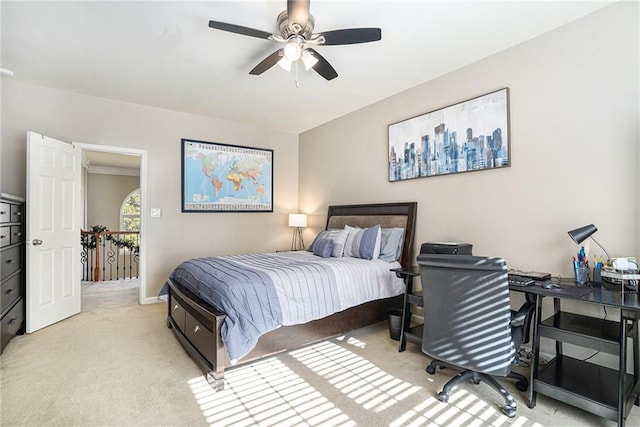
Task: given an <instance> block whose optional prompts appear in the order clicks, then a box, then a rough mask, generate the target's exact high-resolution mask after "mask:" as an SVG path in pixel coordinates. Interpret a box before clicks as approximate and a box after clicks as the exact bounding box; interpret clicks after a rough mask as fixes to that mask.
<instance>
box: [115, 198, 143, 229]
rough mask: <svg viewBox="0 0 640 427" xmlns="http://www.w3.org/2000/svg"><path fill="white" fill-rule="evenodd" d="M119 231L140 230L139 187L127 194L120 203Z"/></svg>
mask: <svg viewBox="0 0 640 427" xmlns="http://www.w3.org/2000/svg"><path fill="white" fill-rule="evenodd" d="M120 231H140V189H139V188H136V189H135V190H133V191H132V192H131V193H129V194H128V195H127V197H125V198H124V200H123V201H122V205H120Z"/></svg>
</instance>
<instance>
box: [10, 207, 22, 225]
mask: <svg viewBox="0 0 640 427" xmlns="http://www.w3.org/2000/svg"><path fill="white" fill-rule="evenodd" d="M9 212H11V222H22V216H23V215H24V213H23V212H22V205H11V209H10V210H9Z"/></svg>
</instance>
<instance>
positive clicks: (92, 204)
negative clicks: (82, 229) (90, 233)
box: [87, 173, 140, 231]
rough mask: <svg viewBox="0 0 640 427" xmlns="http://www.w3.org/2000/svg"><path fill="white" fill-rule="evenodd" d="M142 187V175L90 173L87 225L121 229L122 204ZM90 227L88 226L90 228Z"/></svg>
mask: <svg viewBox="0 0 640 427" xmlns="http://www.w3.org/2000/svg"><path fill="white" fill-rule="evenodd" d="M138 187H140V177H137V176H126V175H110V174H100V173H89V174H88V178H87V227H91V226H92V225H104V226H106V227H107V228H108V229H109V230H111V231H121V230H120V205H121V204H122V201H123V200H124V198H125V197H127V196H128V195H129V193H131V192H132V191H133V190H135V189H136V188H138ZM88 229H89V228H87V230H88Z"/></svg>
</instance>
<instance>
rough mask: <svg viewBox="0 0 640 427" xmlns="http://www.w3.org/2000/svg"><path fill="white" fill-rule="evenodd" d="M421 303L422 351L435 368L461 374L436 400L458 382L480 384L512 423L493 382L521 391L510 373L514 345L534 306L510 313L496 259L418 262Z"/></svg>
mask: <svg viewBox="0 0 640 427" xmlns="http://www.w3.org/2000/svg"><path fill="white" fill-rule="evenodd" d="M418 265H419V266H420V278H421V281H422V289H423V301H424V327H423V338H422V351H423V352H424V353H426V354H427V355H429V356H430V357H432V358H433V359H434V361H433V362H432V363H431V364H430V365H429V367H427V372H429V373H430V374H434V373H435V371H436V368H437V367H441V368H444V367H452V368H457V369H462V370H463V372H460V373H459V374H458V375H456V376H455V377H454V378H452V379H451V380H450V381H449V382H447V383H446V384H445V386H444V388H443V389H442V391H441V392H440V393H438V399H439V400H440V401H442V402H447V401H448V400H449V395H450V394H451V391H452V389H453V388H454V387H455V386H456V385H458V384H459V383H460V382H462V381H466V380H471V381H473V383H475V384H478V383H479V382H480V381H481V380H483V381H485V382H486V383H487V384H488V385H490V386H491V387H492V388H494V389H495V390H497V391H498V392H499V393H500V394H501V395H502V397H504V399H505V400H506V405H505V406H503V407H502V412H503V413H504V414H505V415H507V416H508V417H510V418H512V417H514V416H515V414H516V402H515V400H514V399H513V397H512V396H511V394H509V392H508V391H507V390H506V389H505V388H504V387H502V386H501V385H500V384H499V383H498V381H496V380H495V379H494V378H493V377H494V376H496V377H511V378H515V379H517V380H518V382H517V383H516V386H517V388H518V389H519V390H522V391H524V390H526V389H527V387H528V380H527V378H526V377H524V376H523V375H520V374H518V373H515V372H511V363H512V362H513V361H514V360H516V361H517V353H518V349H519V347H520V344H522V342H523V341H524V340H525V339H526V340H528V336H529V327H530V324H531V315H532V314H533V308H534V305H533V304H532V303H531V302H526V303H525V304H524V305H523V306H522V308H521V309H520V310H518V312H517V313H514V312H512V311H511V309H510V303H509V283H508V280H507V266H506V262H505V260H504V259H502V258H488V257H479V256H467V255H427V254H422V255H419V256H418Z"/></svg>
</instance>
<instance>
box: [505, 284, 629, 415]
mask: <svg viewBox="0 0 640 427" xmlns="http://www.w3.org/2000/svg"><path fill="white" fill-rule="evenodd" d="M541 283H542V282H541ZM541 283H537V284H535V285H532V286H529V287H525V288H522V287H516V286H511V287H510V289H511V290H512V291H518V292H525V293H526V297H527V299H529V300H534V301H535V304H536V308H535V321H534V326H533V349H532V350H533V355H532V361H531V386H530V387H529V402H528V403H529V407H530V408H533V407H534V406H535V405H536V396H537V393H542V394H544V395H547V396H550V397H553V398H554V399H557V400H561V401H563V402H565V403H568V404H570V405H573V406H576V407H578V408H581V409H584V410H586V411H589V412H592V413H594V414H597V415H599V416H602V417H605V418H609V419H612V420H615V421H617V422H618V425H619V426H624V423H625V420H626V418H627V415H628V414H629V412H630V411H631V408H632V407H633V404H634V403H635V404H636V405H639V404H640V397H639V396H640V380H639V370H640V367H639V365H640V354H639V353H640V349H639V347H638V346H639V338H638V320H639V319H640V295H639V294H637V293H630V292H625V293H621V292H619V291H610V290H606V289H604V288H600V287H593V288H591V287H589V288H582V287H576V286H575V285H573V282H571V284H561V285H560V288H559V289H544V288H543V287H542V286H541ZM545 297H549V298H553V307H554V313H553V315H552V316H550V317H549V318H547V319H542V300H543V299H544V298H545ZM563 300H571V301H576V302H580V303H585V304H596V305H599V306H605V307H609V308H614V309H617V310H619V311H620V321H614V320H605V319H601V318H595V317H590V316H583V315H580V314H573V313H568V312H565V311H562V309H561V302H562V301H563ZM542 337H545V338H549V339H552V340H555V342H556V357H555V358H554V359H553V360H551V361H550V362H549V363H548V364H546V365H545V366H544V367H542V368H539V366H538V363H539V359H540V338H542ZM629 338H630V339H631V340H632V345H633V360H632V362H633V374H632V375H631V374H627V362H628V360H627V340H628V339H629ZM565 342H566V343H570V344H574V345H578V346H581V347H586V348H591V349H594V351H597V350H599V351H601V352H603V353H608V354H614V355H617V356H618V361H619V362H618V369H610V368H606V367H604V366H600V365H597V364H594V363H591V362H588V361H583V360H579V359H575V358H572V357H569V356H566V355H564V354H563V353H562V343H565Z"/></svg>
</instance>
